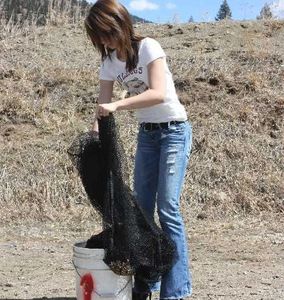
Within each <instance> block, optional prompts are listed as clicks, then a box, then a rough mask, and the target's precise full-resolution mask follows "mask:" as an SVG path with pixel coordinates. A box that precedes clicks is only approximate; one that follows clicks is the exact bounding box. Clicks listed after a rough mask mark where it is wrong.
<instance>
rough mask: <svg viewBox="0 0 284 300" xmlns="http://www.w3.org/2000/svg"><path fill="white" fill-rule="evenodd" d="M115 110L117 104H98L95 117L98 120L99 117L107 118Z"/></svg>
mask: <svg viewBox="0 0 284 300" xmlns="http://www.w3.org/2000/svg"><path fill="white" fill-rule="evenodd" d="M116 110H117V104H116V103H115V102H112V103H104V104H99V105H98V107H97V113H96V115H97V117H98V118H99V119H100V118H101V117H106V116H108V115H109V114H110V113H113V112H115V111H116Z"/></svg>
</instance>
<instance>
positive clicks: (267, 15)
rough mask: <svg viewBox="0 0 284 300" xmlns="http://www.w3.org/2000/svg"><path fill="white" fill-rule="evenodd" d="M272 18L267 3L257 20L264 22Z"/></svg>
mask: <svg viewBox="0 0 284 300" xmlns="http://www.w3.org/2000/svg"><path fill="white" fill-rule="evenodd" d="M272 18H273V14H272V11H271V9H270V6H269V5H268V4H267V3H265V4H264V6H263V8H262V9H261V11H260V14H259V16H257V19H258V20H264V19H272Z"/></svg>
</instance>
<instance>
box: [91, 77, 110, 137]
mask: <svg viewBox="0 0 284 300" xmlns="http://www.w3.org/2000/svg"><path fill="white" fill-rule="evenodd" d="M113 84H114V82H113V81H109V80H100V91H99V97H98V104H99V105H100V104H103V103H110V102H111V98H112V92H113ZM93 130H94V131H96V132H99V126H98V115H97V111H96V113H95V120H94V124H93Z"/></svg>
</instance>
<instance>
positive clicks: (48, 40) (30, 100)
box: [0, 21, 284, 222]
mask: <svg viewBox="0 0 284 300" xmlns="http://www.w3.org/2000/svg"><path fill="white" fill-rule="evenodd" d="M136 30H138V31H139V32H141V33H142V34H143V35H145V36H146V35H147V36H152V37H154V38H156V39H157V40H158V41H159V42H160V43H161V45H162V46H163V48H164V50H165V52H166V53H167V55H168V58H167V59H168V63H169V66H170V68H171V70H172V73H173V77H174V80H175V83H176V87H177V91H178V93H179V96H180V99H181V101H182V103H183V104H184V105H185V106H186V109H187V112H188V117H189V119H190V121H191V123H192V125H193V134H194V136H193V150H192V155H191V160H190V165H189V168H188V174H187V177H186V182H185V188H184V192H183V197H182V200H183V201H182V209H183V213H184V214H185V215H188V214H191V215H193V216H194V217H199V218H206V217H216V216H222V215H224V214H243V213H250V214H257V213H260V212H265V211H271V212H277V213H283V212H284V186H283V179H284V176H283V174H284V158H283V157H284V155H283V154H284V143H283V142H284V131H283V116H284V86H283V79H284V46H283V45H284V22H280V21H265V22H263V21H253V22H229V21H227V22H219V23H207V24H205V23H202V24H197V23H194V24H186V25H182V26H179V25H174V26H172V25H159V26H158V25H155V24H143V25H138V27H137V28H136ZM99 64H100V61H99V55H98V54H97V53H96V52H95V50H94V49H93V48H92V46H91V44H90V42H89V41H88V40H87V38H86V35H85V33H84V30H83V28H82V26H81V25H80V24H73V25H68V24H67V25H66V24H58V23H57V26H51V24H49V25H48V26H45V27H41V28H36V27H29V28H28V27H27V28H21V29H17V28H13V27H9V26H2V27H1V31H0V151H1V158H0V166H1V167H0V195H1V196H0V203H1V212H0V213H1V219H2V221H3V222H4V221H18V220H28V219H33V220H34V219H37V220H62V221H63V220H73V219H76V220H80V219H85V218H88V217H93V210H92V209H90V207H89V204H88V201H87V199H86V196H85V193H84V191H83V188H82V186H81V182H80V180H79V178H78V175H77V172H76V170H75V169H74V167H73V166H72V164H71V162H70V160H69V158H68V157H67V153H66V150H67V148H68V146H69V145H70V143H71V142H72V140H73V139H74V138H75V137H76V135H77V134H79V133H80V132H82V131H85V130H88V129H89V128H90V124H91V121H92V118H93V116H92V114H93V112H94V109H95V104H94V101H95V100H96V98H97V95H98V68H99ZM121 93H122V91H121V90H120V88H119V87H118V86H116V87H115V92H114V99H119V98H120V95H121ZM116 117H117V119H118V121H119V126H120V134H121V138H122V140H123V144H124V146H125V151H126V154H127V157H128V161H127V162H126V163H127V165H128V168H129V174H128V175H129V184H132V175H133V173H132V172H133V158H134V153H135V135H136V131H137V124H136V121H135V118H134V113H133V112H118V113H117V114H116Z"/></svg>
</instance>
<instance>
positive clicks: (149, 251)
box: [68, 115, 175, 282]
mask: <svg viewBox="0 0 284 300" xmlns="http://www.w3.org/2000/svg"><path fill="white" fill-rule="evenodd" d="M68 154H69V155H70V157H71V159H72V161H73V163H74V164H75V166H76V168H77V170H78V171H79V175H80V177H81V180H82V183H83V185H84V188H85V190H86V193H87V195H88V198H89V200H90V201H91V203H92V205H93V206H94V208H95V209H96V210H97V211H98V212H99V213H100V215H101V216H102V220H103V231H102V232H101V233H99V234H97V235H94V236H92V237H91V238H90V239H89V240H88V241H87V245H86V247H87V248H104V249H105V250H106V251H105V258H104V261H105V263H106V264H107V265H108V266H109V267H110V268H111V269H112V270H113V271H114V272H115V273H116V274H119V275H131V274H135V275H136V277H138V278H139V279H140V280H143V281H144V282H154V281H157V280H159V279H160V277H161V276H162V275H163V274H164V273H165V272H167V271H168V270H169V269H170V268H171V266H172V263H173V259H174V253H175V247H174V244H173V242H172V241H171V240H170V239H169V238H168V237H167V236H166V235H165V234H164V232H163V231H162V230H161V228H160V227H159V226H157V224H156V223H155V222H154V220H153V219H150V218H148V217H147V216H146V215H145V214H144V212H143V211H142V209H141V208H140V207H139V205H138V204H137V202H136V200H135V197H134V194H133V193H132V191H131V190H130V188H129V187H128V186H127V185H126V184H125V182H124V181H125V180H124V177H125V170H124V168H125V165H126V158H125V156H124V151H123V149H122V145H121V142H120V141H119V138H118V134H117V128H116V126H115V120H114V117H113V115H110V116H108V117H104V118H102V119H101V120H99V136H98V135H97V134H96V133H95V132H93V131H91V132H87V133H83V134H81V135H79V136H78V137H77V138H76V139H75V141H74V142H73V143H72V145H71V147H70V148H69V149H68Z"/></svg>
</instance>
